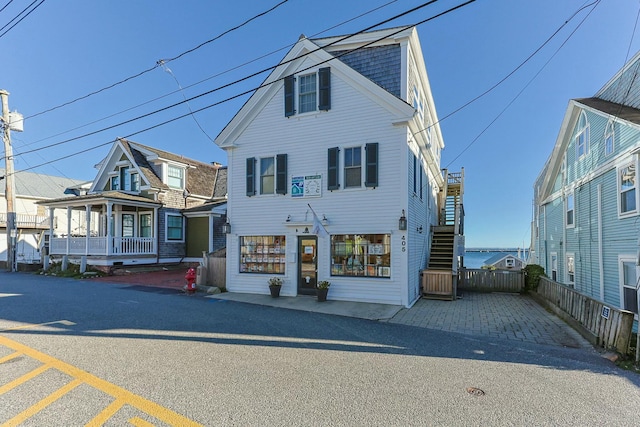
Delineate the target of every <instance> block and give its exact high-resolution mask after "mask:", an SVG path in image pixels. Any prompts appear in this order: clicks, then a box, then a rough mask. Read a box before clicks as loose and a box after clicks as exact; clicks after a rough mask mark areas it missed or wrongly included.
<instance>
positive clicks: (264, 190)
mask: <svg viewBox="0 0 640 427" xmlns="http://www.w3.org/2000/svg"><path fill="white" fill-rule="evenodd" d="M275 174H276V171H275V162H274V159H273V157H264V158H262V159H260V194H273V193H274V191H275Z"/></svg>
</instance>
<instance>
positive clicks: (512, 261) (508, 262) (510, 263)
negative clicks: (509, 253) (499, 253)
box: [504, 258, 516, 268]
mask: <svg viewBox="0 0 640 427" xmlns="http://www.w3.org/2000/svg"><path fill="white" fill-rule="evenodd" d="M504 265H505V267H507V268H513V267H515V266H516V260H515V259H514V258H507V259H505V260H504Z"/></svg>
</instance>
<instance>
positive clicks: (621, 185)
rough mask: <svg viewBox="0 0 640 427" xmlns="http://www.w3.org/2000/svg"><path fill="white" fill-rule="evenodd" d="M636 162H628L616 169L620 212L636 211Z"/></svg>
mask: <svg viewBox="0 0 640 427" xmlns="http://www.w3.org/2000/svg"><path fill="white" fill-rule="evenodd" d="M636 181H637V180H636V164H635V162H632V163H628V164H626V165H624V166H622V167H620V168H619V169H618V193H619V194H620V214H621V215H625V214H631V213H635V212H637V204H636V201H637V194H636V193H637V191H636Z"/></svg>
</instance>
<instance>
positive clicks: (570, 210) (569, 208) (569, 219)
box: [566, 193, 575, 227]
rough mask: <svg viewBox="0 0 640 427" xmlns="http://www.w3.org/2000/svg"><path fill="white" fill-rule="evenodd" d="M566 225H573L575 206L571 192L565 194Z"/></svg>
mask: <svg viewBox="0 0 640 427" xmlns="http://www.w3.org/2000/svg"><path fill="white" fill-rule="evenodd" d="M566 203H567V216H566V217H567V222H566V224H567V227H573V226H575V207H574V199H573V193H570V194H567V200H566Z"/></svg>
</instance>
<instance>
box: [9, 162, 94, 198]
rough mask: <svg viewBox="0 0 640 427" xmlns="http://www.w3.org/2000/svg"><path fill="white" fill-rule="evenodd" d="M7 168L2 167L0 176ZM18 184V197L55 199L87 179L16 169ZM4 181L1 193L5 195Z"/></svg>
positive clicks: (15, 180)
mask: <svg viewBox="0 0 640 427" xmlns="http://www.w3.org/2000/svg"><path fill="white" fill-rule="evenodd" d="M4 175H5V169H4V168H0V176H2V177H4ZM13 177H14V182H15V184H16V197H32V198H36V199H54V198H57V197H62V196H64V194H65V193H64V191H65V190H66V189H67V188H69V187H76V186H81V185H82V184H85V183H86V181H81V180H79V179H71V178H65V177H61V176H53V175H44V174H39V173H35V172H29V171H16V172H15V174H14V175H13ZM4 192H5V185H4V181H2V184H1V185H0V194H3V195H4Z"/></svg>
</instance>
